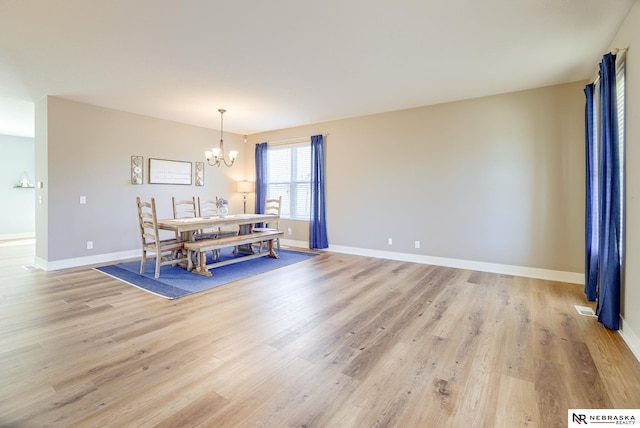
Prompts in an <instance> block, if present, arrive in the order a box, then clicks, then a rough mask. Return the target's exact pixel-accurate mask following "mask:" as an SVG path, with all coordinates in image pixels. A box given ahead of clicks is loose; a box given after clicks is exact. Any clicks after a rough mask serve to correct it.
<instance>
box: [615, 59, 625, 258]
mask: <svg viewBox="0 0 640 428" xmlns="http://www.w3.org/2000/svg"><path fill="white" fill-rule="evenodd" d="M625 69H626V61H625V60H624V58H623V60H622V61H620V62H619V63H618V64H617V66H616V102H617V110H618V150H619V153H620V160H619V166H620V170H619V171H618V173H619V174H620V231H619V234H618V244H619V246H620V248H619V251H620V257H622V254H623V250H624V236H625V233H624V228H625V224H624V211H625V179H624V177H625V172H624V170H625V164H624V161H625V144H626V143H625V119H626V111H625V108H624V107H625V92H626V89H625Z"/></svg>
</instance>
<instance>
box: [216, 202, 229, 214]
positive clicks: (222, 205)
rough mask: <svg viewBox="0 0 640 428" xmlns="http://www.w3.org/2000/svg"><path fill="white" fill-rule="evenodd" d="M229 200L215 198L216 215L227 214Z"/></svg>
mask: <svg viewBox="0 0 640 428" xmlns="http://www.w3.org/2000/svg"><path fill="white" fill-rule="evenodd" d="M228 205H229V201H228V200H226V199H224V198H216V208H218V216H219V217H226V216H227V214H229V207H228Z"/></svg>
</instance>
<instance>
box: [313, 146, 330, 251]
mask: <svg viewBox="0 0 640 428" xmlns="http://www.w3.org/2000/svg"><path fill="white" fill-rule="evenodd" d="M328 247H329V240H328V239H327V222H326V211H325V200H324V139H323V137H322V135H314V136H313V137H311V221H310V222H309V248H312V249H322V248H328Z"/></svg>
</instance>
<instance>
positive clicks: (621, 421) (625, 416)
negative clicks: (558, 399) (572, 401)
mask: <svg viewBox="0 0 640 428" xmlns="http://www.w3.org/2000/svg"><path fill="white" fill-rule="evenodd" d="M568 417H569V423H568V426H569V427H584V426H585V425H592V424H593V425H595V426H602V425H635V424H636V421H638V420H639V419H640V409H569V411H568Z"/></svg>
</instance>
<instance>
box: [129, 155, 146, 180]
mask: <svg viewBox="0 0 640 428" xmlns="http://www.w3.org/2000/svg"><path fill="white" fill-rule="evenodd" d="M143 162H144V161H143V158H142V156H131V184H143V183H144V164H143Z"/></svg>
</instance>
